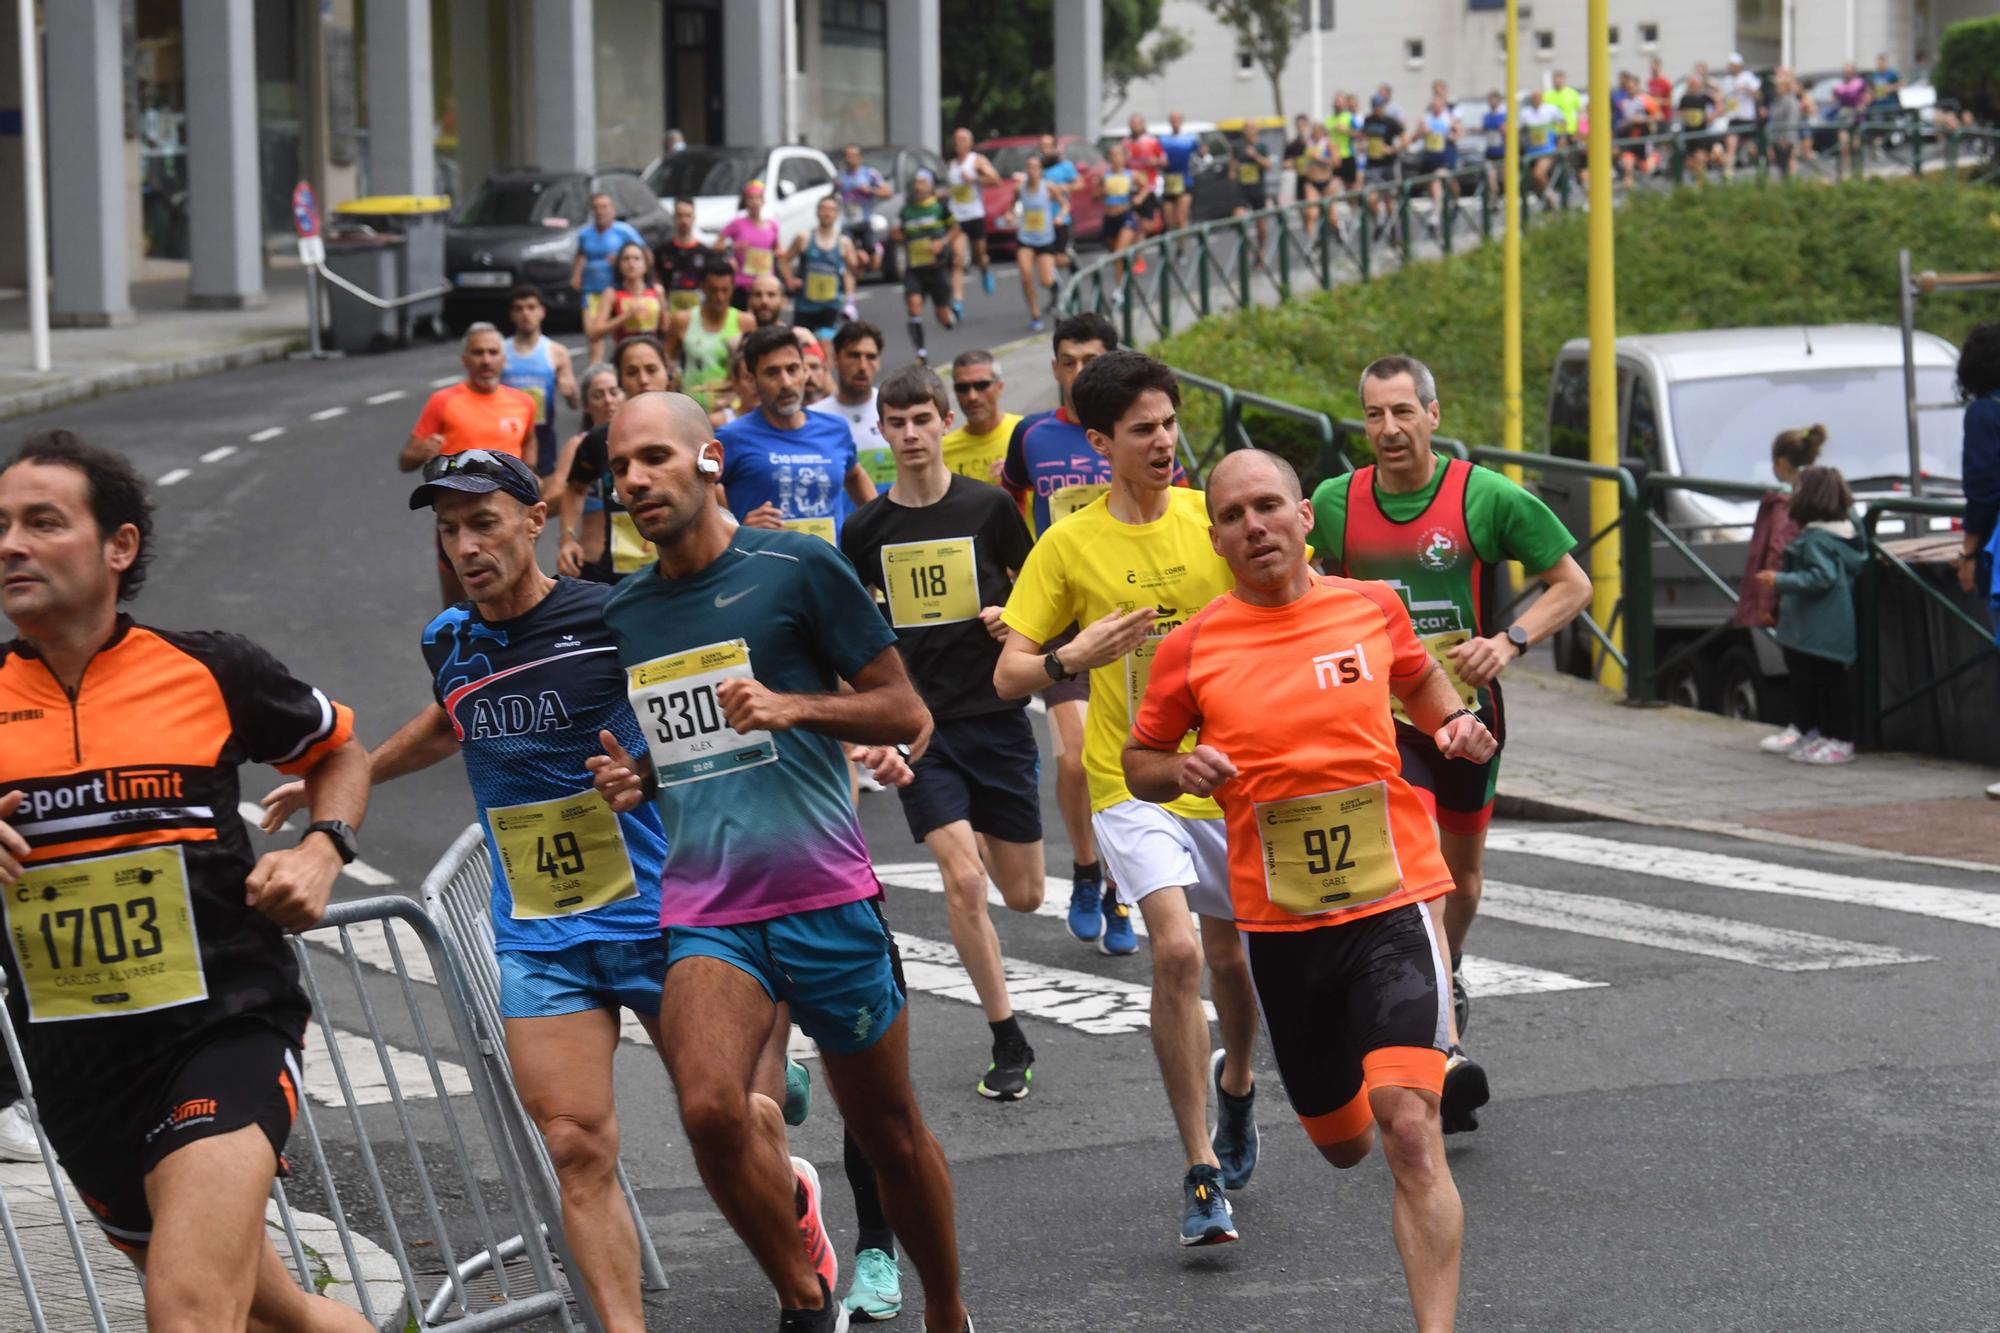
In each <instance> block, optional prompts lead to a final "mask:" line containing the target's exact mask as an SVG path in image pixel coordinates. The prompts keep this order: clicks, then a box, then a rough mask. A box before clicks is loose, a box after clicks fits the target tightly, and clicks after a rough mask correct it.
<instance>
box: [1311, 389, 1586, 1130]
mask: <svg viewBox="0 0 2000 1333" xmlns="http://www.w3.org/2000/svg"><path fill="white" fill-rule="evenodd" d="M1361 405H1362V410H1363V415H1364V416H1365V418H1366V423H1367V431H1368V443H1369V446H1370V447H1371V449H1372V450H1373V452H1374V461H1373V462H1372V463H1370V464H1368V465H1367V466H1365V467H1362V468H1360V469H1358V470H1356V471H1354V472H1352V473H1349V474H1348V475H1346V476H1342V477H1333V478H1329V479H1328V480H1326V481H1323V482H1321V483H1320V485H1319V487H1318V489H1316V490H1315V491H1314V492H1313V497H1312V510H1313V530H1312V544H1313V549H1314V550H1315V551H1316V552H1317V553H1318V555H1319V558H1320V560H1321V561H1322V562H1323V563H1324V566H1325V568H1326V570H1327V572H1328V573H1331V574H1340V575H1344V576H1346V577H1348V578H1357V579H1380V580H1382V581H1383V582H1385V583H1387V584H1388V585H1389V586H1390V587H1392V588H1394V589H1395V590H1396V592H1397V594H1398V595H1399V596H1400V597H1402V599H1403V602H1404V604H1405V606H1407V608H1408V609H1409V612H1410V618H1411V620H1412V621H1413V622H1414V623H1415V626H1416V632H1417V637H1418V639H1419V640H1420V641H1421V642H1422V644H1423V646H1424V649H1425V651H1426V652H1428V653H1429V654H1430V655H1431V657H1432V659H1433V660H1435V661H1436V662H1437V663H1438V665H1439V666H1441V667H1443V668H1444V670H1445V674H1446V676H1447V678H1448V679H1449V681H1450V683H1451V686H1452V688H1453V689H1454V690H1456V691H1457V693H1458V697H1459V699H1460V701H1461V702H1462V703H1463V704H1464V705H1465V707H1467V708H1470V709H1473V710H1475V712H1476V715H1477V716H1478V718H1479V720H1480V721H1481V722H1482V723H1484V724H1485V726H1486V728H1487V729H1488V730H1489V731H1491V732H1492V733H1493V735H1494V736H1496V737H1498V738H1499V740H1500V743H1501V744H1502V745H1504V744H1505V743H1506V739H1507V732H1506V722H1505V714H1504V713H1503V711H1502V707H1501V697H1500V679H1499V678H1500V673H1501V672H1503V671H1504V670H1506V669H1507V667H1508V665H1509V664H1511V663H1512V662H1513V661H1514V660H1515V659H1516V658H1518V657H1521V656H1523V655H1524V654H1526V652H1527V651H1528V649H1529V648H1530V647H1532V646H1533V645H1534V644H1537V643H1539V642H1541V641H1542V640H1543V639H1546V638H1548V637H1549V636H1550V635H1551V634H1554V633H1555V632H1556V631H1557V630H1559V629H1561V628H1562V627H1563V626H1564V625H1567V624H1568V623H1569V622H1570V621H1571V620H1573V619H1574V618H1575V617H1576V614H1577V612H1579V611H1581V610H1583V608H1584V607H1585V606H1587V605H1589V604H1590V578H1589V576H1588V575H1586V574H1585V573H1584V572H1583V570H1582V568H1581V567H1580V566H1579V565H1578V564H1577V563H1576V561H1575V559H1574V558H1572V557H1571V555H1570V550H1571V549H1572V548H1573V547H1574V546H1575V545H1576V538H1574V537H1572V536H1571V535H1570V532H1569V530H1568V529H1567V528H1565V527H1564V526H1563V524H1562V520H1560V519H1558V518H1557V517H1556V516H1555V515H1554V514H1553V513H1551V512H1550V511H1549V508H1548V506H1547V505H1545V504H1543V503H1542V502H1541V500H1539V499H1538V498H1536V497H1535V496H1534V495H1532V494H1530V493H1529V492H1527V491H1526V490H1523V489H1522V488H1521V487H1520V486H1518V485H1516V484H1515V483H1514V482H1512V481H1509V480H1508V479H1507V478H1506V476H1504V475H1503V474H1501V473H1500V472H1498V471H1495V470H1494V469H1492V468H1482V467H1474V466H1472V465H1471V464H1469V463H1466V462H1463V461H1461V460H1458V459H1453V458H1445V457H1440V456H1439V455H1437V454H1434V453H1432V452H1431V436H1432V434H1433V433H1434V432H1435V431H1436V430H1437V428H1438V422H1439V408H1438V396H1437V381H1436V380H1435V379H1434V378H1433V377H1432V375H1431V372H1430V370H1429V369H1428V368H1427V367H1426V366H1425V365H1424V363H1423V362H1421V361H1418V360H1417V359H1415V358H1414V357H1408V356H1385V357H1383V358H1381V359H1380V360H1378V361H1375V362H1374V363H1372V364H1371V365H1370V366H1369V367H1368V368H1367V369H1366V370H1364V371H1363V372H1362V373H1361ZM1508 560H1518V561H1520V562H1521V564H1522V566H1523V567H1525V568H1526V569H1527V570H1528V571H1529V572H1530V573H1531V574H1533V576H1534V577H1535V578H1538V579H1540V580H1541V582H1542V584H1543V585H1544V590H1543V592H1542V595H1541V596H1540V597H1539V598H1537V599H1536V600H1535V601H1533V602H1532V603H1530V604H1529V605H1528V608H1527V609H1526V610H1525V611H1523V612H1522V613H1521V614H1520V616H1519V617H1517V618H1516V619H1515V621H1514V623H1513V624H1511V625H1502V624H1499V623H1498V620H1499V615H1498V607H1499V605H1500V596H1499V592H1500V589H1499V572H1500V565H1501V564H1502V563H1503V562H1504V561H1508ZM1395 711H1396V723H1397V725H1396V742H1397V747H1398V749H1399V750H1400V751H1401V755H1402V769H1403V777H1404V778H1405V779H1406V780H1407V781H1408V782H1409V784H1410V785H1411V786H1412V787H1414V788H1416V790H1417V793H1418V795H1419V797H1421V798H1422V800H1423V801H1424V804H1425V805H1426V806H1427V807H1429V809H1430V811H1431V815H1432V817H1433V818H1434V819H1435V820H1436V821H1437V825H1438V844H1439V846H1440V848H1441V849H1442V851H1443V852H1444V860H1445V864H1446V865H1447V866H1448V867H1449V868H1450V870H1451V878H1452V891H1451V893H1450V894H1449V895H1447V896H1446V897H1445V899H1444V912H1443V918H1444V934H1445V938H1446V941H1447V942H1448V944H1449V946H1450V950H1451V970H1452V998H1453V1008H1454V1010H1455V1013H1454V1019H1455V1022H1454V1027H1455V1029H1456V1031H1455V1033H1454V1036H1455V1037H1458V1038H1462V1037H1463V1035H1464V1030H1465V1023H1466V1018H1467V1015H1468V1007H1467V1001H1466V993H1465V981H1464V977H1463V976H1462V974H1461V973H1460V970H1459V964H1460V962H1461V961H1462V959H1463V956H1464V950H1465V936H1466V932H1467V931H1469V930H1470V929H1471V928H1472V919H1473V917H1474V916H1475V915H1476V914H1477V913H1478V911H1479V894H1480V889H1481V888H1482V886H1483V885H1484V882H1485V880H1484V862H1485V856H1486V828H1487V825H1488V824H1489V823H1490V822H1491V821H1492V818H1493V796H1494V789H1495V787H1496V785H1497V783H1498V780H1499V774H1500V760H1499V756H1498V755H1497V754H1496V755H1494V757H1492V758H1491V759H1488V760H1486V761H1485V762H1481V763H1474V762H1472V761H1470V760H1467V759H1461V758H1452V757H1449V756H1447V755H1445V754H1444V753H1443V752H1442V751H1440V750H1439V749H1438V746H1437V744H1436V742H1435V740H1434V739H1433V738H1432V737H1431V736H1429V735H1426V734H1425V733H1424V732H1423V731H1420V730H1419V729H1418V728H1416V727H1415V726H1412V725H1411V724H1410V721H1409V718H1408V716H1407V715H1406V714H1405V713H1404V712H1403V711H1402V710H1401V709H1400V707H1398V708H1397V709H1396V710H1395ZM1448 1058H1449V1063H1448V1065H1447V1068H1446V1073H1445V1085H1444V1099H1443V1101H1444V1105H1443V1114H1444V1132H1445V1133H1447V1134H1450V1133H1455V1132H1458V1131H1461V1130H1470V1129H1477V1128H1478V1127H1479V1122H1478V1121H1477V1120H1476V1119H1475V1118H1474V1116H1473V1112H1474V1111H1476V1110H1477V1109H1478V1108H1479V1107H1480V1106H1481V1105H1483V1104H1484V1103H1485V1102H1486V1100H1487V1096H1488V1093H1487V1086H1486V1075H1485V1073H1484V1072H1483V1071H1482V1070H1481V1069H1480V1068H1479V1066H1478V1065H1476V1064H1474V1063H1473V1062H1472V1061H1471V1060H1469V1059H1467V1058H1466V1055H1465V1052H1464V1051H1463V1050H1462V1049H1460V1048H1459V1046H1458V1044H1457V1041H1456V1040H1455V1041H1454V1042H1453V1044H1452V1047H1451V1050H1450V1051H1449V1053H1448Z"/></svg>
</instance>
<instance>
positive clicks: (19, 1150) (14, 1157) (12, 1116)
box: [0, 1100, 42, 1162]
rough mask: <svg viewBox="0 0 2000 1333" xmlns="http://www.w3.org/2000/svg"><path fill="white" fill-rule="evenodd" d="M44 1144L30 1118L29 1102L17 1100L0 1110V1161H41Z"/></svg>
mask: <svg viewBox="0 0 2000 1333" xmlns="http://www.w3.org/2000/svg"><path fill="white" fill-rule="evenodd" d="M41 1160H42V1145H41V1143H40V1142H39V1141H38V1140H37V1139H36V1138H35V1126H34V1125H33V1123H32V1122H30V1121H29V1119H28V1103H27V1102H26V1101H25V1100H22V1101H17V1102H15V1103H14V1104H13V1105H12V1106H9V1107H7V1108H5V1109H4V1110H0V1162H39V1161H41Z"/></svg>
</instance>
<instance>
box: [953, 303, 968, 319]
mask: <svg viewBox="0 0 2000 1333" xmlns="http://www.w3.org/2000/svg"><path fill="white" fill-rule="evenodd" d="M951 317H952V318H953V319H954V320H959V319H964V318H965V302H963V301H953V302H952V303H951Z"/></svg>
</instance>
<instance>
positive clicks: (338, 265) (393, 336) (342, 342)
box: [326, 232, 405, 352]
mask: <svg viewBox="0 0 2000 1333" xmlns="http://www.w3.org/2000/svg"><path fill="white" fill-rule="evenodd" d="M404 246H405V241H404V238H403V237H401V236H380V235H371V234H368V233H365V232H363V233H358V234H351V235H346V236H330V237H328V238H327V242H326V267H327V271H328V272H329V273H332V274H334V275H335V276H337V277H341V278H345V279H346V280H347V281H349V282H351V283H353V284H354V285H355V286H356V287H359V288H360V289H361V290H362V291H364V292H368V293H369V294H371V295H373V296H376V297H379V298H381V299H382V300H385V301H388V300H393V299H395V297H396V296H397V295H398V294H399V293H400V292H401V290H402V289H401V288H400V287H399V286H398V285H397V270H398V269H399V268H401V267H402V262H403V249H404ZM326 291H327V298H328V304H329V305H330V306H331V307H332V309H331V316H332V320H331V322H332V325H333V347H334V350H335V351H339V352H381V351H386V350H388V349H389V348H391V347H394V346H396V345H397V344H399V343H401V342H402V341H403V340H404V337H403V331H404V328H405V324H404V313H403V311H401V310H397V309H394V308H391V309H388V310H384V309H381V308H380V307H378V306H373V305H370V304H369V303H368V302H366V301H364V300H362V299H361V298H360V297H358V296H355V295H354V294H353V293H352V292H349V291H348V290H347V289H346V288H344V287H341V286H340V285H339V284H338V283H332V282H329V283H327V284H326Z"/></svg>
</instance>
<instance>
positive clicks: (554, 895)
mask: <svg viewBox="0 0 2000 1333" xmlns="http://www.w3.org/2000/svg"><path fill="white" fill-rule="evenodd" d="M486 815H487V819H488V820H489V821H490V822H491V824H492V827H493V843H494V846H496V847H497V848H499V850H500V865H501V868H502V869H503V870H504V871H505V872H506V875H507V889H508V892H509V893H510V894H511V896H512V897H513V899H514V908H513V916H514V919H515V920H517V921H522V920H531V919H535V918H542V917H553V916H573V915H575V914H576V913H578V912H588V911H591V910H592V909H594V908H598V907H604V906H607V905H609V904H611V903H618V902H624V901H625V900H626V899H628V898H636V897H638V896H639V885H638V882H637V881H636V880H635V879H634V878H633V876H632V858H631V856H630V855H629V854H628V853H627V852H626V850H625V831H624V830H623V829H622V828H621V827H619V824H618V816H617V815H615V814H613V813H611V807H610V806H608V805H606V804H605V803H604V802H603V800H602V799H600V798H599V796H598V795H597V793H596V792H595V791H591V790H585V791H580V792H574V793H572V794H570V795H568V796H561V797H557V798H556V799H555V800H552V801H536V802H532V803H530V804H526V805H503V806H495V807H493V808H492V809H490V810H488V811H487V812H486Z"/></svg>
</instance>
